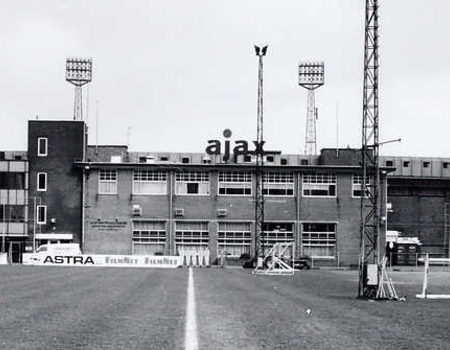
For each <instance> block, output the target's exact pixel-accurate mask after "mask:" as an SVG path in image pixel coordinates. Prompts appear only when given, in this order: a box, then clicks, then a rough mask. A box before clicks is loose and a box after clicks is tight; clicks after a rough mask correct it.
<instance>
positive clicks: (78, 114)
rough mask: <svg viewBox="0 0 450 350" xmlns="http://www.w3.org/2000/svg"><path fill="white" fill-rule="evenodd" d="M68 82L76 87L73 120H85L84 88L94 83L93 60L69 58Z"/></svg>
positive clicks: (67, 63)
mask: <svg viewBox="0 0 450 350" xmlns="http://www.w3.org/2000/svg"><path fill="white" fill-rule="evenodd" d="M66 81H68V82H69V83H71V84H73V85H75V100H74V105H73V120H83V95H82V86H83V85H85V84H87V83H90V82H91V81H92V59H91V58H67V59H66Z"/></svg>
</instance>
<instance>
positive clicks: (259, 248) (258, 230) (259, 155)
mask: <svg viewBox="0 0 450 350" xmlns="http://www.w3.org/2000/svg"><path fill="white" fill-rule="evenodd" d="M255 52H256V56H257V57H258V62H259V65H258V121H257V142H258V143H259V145H261V146H262V145H263V144H264V118H263V73H264V70H263V68H264V67H263V57H264V56H265V55H266V52H267V46H264V47H262V48H260V47H259V46H255ZM255 156H256V172H255V177H256V190H255V258H256V265H257V264H258V261H257V260H258V257H259V256H261V255H264V245H263V242H262V236H263V231H264V172H263V171H264V152H262V151H258V150H256V151H255Z"/></svg>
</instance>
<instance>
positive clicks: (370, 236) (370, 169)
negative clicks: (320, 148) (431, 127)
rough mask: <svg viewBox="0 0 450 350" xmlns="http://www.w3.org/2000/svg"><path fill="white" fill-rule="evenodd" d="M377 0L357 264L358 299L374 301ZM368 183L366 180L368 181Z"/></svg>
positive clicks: (371, 24) (372, 0) (370, 1)
mask: <svg viewBox="0 0 450 350" xmlns="http://www.w3.org/2000/svg"><path fill="white" fill-rule="evenodd" d="M378 7H379V6H378V0H366V8H365V40H364V88H363V123H362V147H361V168H362V169H361V173H362V174H361V175H362V185H361V186H362V195H361V203H360V219H361V226H360V264H359V286H358V296H359V297H360V298H369V299H375V298H376V295H377V294H378V289H379V286H380V285H379V283H378V284H377V283H370V284H369V282H368V277H367V271H368V267H369V265H377V266H378V270H377V271H378V281H379V280H380V271H381V269H380V264H381V258H382V257H381V245H380V231H381V215H380V212H381V210H380V209H381V196H380V169H379V167H380V164H379V147H380V143H379V101H378V66H379V65H378ZM367 179H369V180H367Z"/></svg>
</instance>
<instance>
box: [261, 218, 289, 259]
mask: <svg viewBox="0 0 450 350" xmlns="http://www.w3.org/2000/svg"><path fill="white" fill-rule="evenodd" d="M262 228H263V232H262V237H261V245H262V248H263V249H264V250H266V251H267V252H268V251H269V249H270V248H272V247H273V246H274V245H275V244H276V243H291V242H294V229H293V228H294V224H293V223H286V222H265V223H264V224H263V227H262ZM291 253H292V252H291Z"/></svg>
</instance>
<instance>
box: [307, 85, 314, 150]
mask: <svg viewBox="0 0 450 350" xmlns="http://www.w3.org/2000/svg"><path fill="white" fill-rule="evenodd" d="M316 118H317V111H316V100H315V93H314V90H308V110H307V115H306V137H305V154H306V155H316V154H317V144H316Z"/></svg>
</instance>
